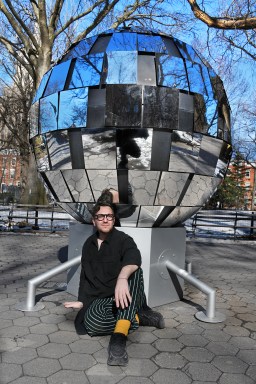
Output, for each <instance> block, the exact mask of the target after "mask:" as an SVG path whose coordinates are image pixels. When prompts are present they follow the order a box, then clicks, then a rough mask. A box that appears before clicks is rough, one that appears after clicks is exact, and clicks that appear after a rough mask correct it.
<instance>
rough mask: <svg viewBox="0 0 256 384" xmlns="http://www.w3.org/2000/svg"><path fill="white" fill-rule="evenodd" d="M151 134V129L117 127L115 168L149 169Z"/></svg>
mask: <svg viewBox="0 0 256 384" xmlns="http://www.w3.org/2000/svg"><path fill="white" fill-rule="evenodd" d="M152 135H153V130H152V129H146V128H138V129H136V128H130V129H126V128H121V129H117V130H116V146H117V168H121V169H150V165H151V149H152Z"/></svg>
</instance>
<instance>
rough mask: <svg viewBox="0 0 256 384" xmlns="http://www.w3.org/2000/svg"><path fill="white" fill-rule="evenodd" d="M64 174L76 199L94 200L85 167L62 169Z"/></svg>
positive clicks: (81, 200)
mask: <svg viewBox="0 0 256 384" xmlns="http://www.w3.org/2000/svg"><path fill="white" fill-rule="evenodd" d="M62 175H63V177H64V180H65V181H66V183H67V186H68V189H69V191H70V193H71V195H72V197H73V200H74V201H77V202H88V203H89V202H93V201H94V199H93V196H92V191H91V188H90V185H89V181H88V178H87V175H86V172H85V169H67V170H64V171H62Z"/></svg>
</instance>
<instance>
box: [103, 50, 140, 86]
mask: <svg viewBox="0 0 256 384" xmlns="http://www.w3.org/2000/svg"><path fill="white" fill-rule="evenodd" d="M137 56H138V54H137V52H132V51H128V52H107V62H108V64H107V78H106V83H107V84H136V83H137Z"/></svg>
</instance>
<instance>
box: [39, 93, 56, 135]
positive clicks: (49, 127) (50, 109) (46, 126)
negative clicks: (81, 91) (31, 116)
mask: <svg viewBox="0 0 256 384" xmlns="http://www.w3.org/2000/svg"><path fill="white" fill-rule="evenodd" d="M39 110H40V113H39V116H40V119H39V123H40V131H41V133H45V132H48V131H54V130H56V129H57V119H58V93H54V94H53V95H50V96H47V97H45V98H43V99H41V100H40V109H39Z"/></svg>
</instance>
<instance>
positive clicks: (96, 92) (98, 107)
mask: <svg viewBox="0 0 256 384" xmlns="http://www.w3.org/2000/svg"><path fill="white" fill-rule="evenodd" d="M105 110H106V88H104V89H94V88H89V92H88V110H87V125H86V126H87V127H88V128H103V127H105Z"/></svg>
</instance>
